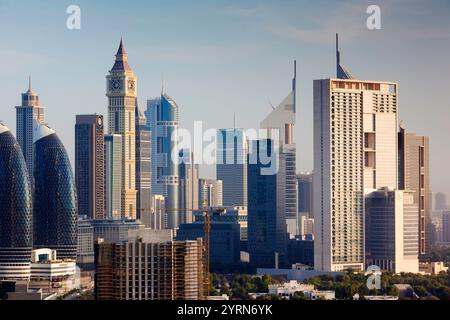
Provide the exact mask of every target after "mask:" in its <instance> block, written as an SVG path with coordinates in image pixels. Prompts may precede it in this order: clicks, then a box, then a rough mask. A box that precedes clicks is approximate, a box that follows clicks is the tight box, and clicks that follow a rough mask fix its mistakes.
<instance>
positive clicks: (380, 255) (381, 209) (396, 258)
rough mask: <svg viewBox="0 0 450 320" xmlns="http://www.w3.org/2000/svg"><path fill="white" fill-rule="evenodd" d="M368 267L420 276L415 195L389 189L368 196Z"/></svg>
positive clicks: (366, 242)
mask: <svg viewBox="0 0 450 320" xmlns="http://www.w3.org/2000/svg"><path fill="white" fill-rule="evenodd" d="M365 201H366V203H365V206H366V208H365V211H366V224H365V225H366V234H365V248H366V264H367V266H370V265H377V266H379V267H380V268H381V269H382V270H386V271H390V272H394V273H400V272H413V273H417V272H419V259H418V254H419V241H418V239H419V233H418V230H419V220H418V215H419V212H418V210H417V205H416V204H415V203H414V198H413V192H409V191H400V190H389V189H387V188H383V189H378V190H375V191H372V192H369V193H368V194H367V195H366V200H365Z"/></svg>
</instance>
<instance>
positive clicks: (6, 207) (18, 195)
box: [0, 123, 33, 279]
mask: <svg viewBox="0 0 450 320" xmlns="http://www.w3.org/2000/svg"><path fill="white" fill-rule="evenodd" d="M31 200H32V199H31V191H30V186H29V181H28V171H27V165H26V163H25V159H24V157H23V154H22V150H21V148H20V146H19V144H18V143H17V141H16V139H15V138H14V136H13V135H12V133H11V132H10V131H9V129H8V128H7V127H6V126H4V125H3V124H2V123H0V279H29V278H30V260H31V250H32V246H33V242H32V229H31V228H32V225H31V224H32V205H31Z"/></svg>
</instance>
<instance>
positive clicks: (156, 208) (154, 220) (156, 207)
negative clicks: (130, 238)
mask: <svg viewBox="0 0 450 320" xmlns="http://www.w3.org/2000/svg"><path fill="white" fill-rule="evenodd" d="M165 216H166V204H165V199H164V196H162V195H160V194H154V195H152V211H151V213H150V214H149V215H148V216H147V215H145V216H142V217H141V222H142V223H143V224H144V225H145V227H146V228H150V229H154V230H162V229H165V228H166V227H165V225H166V224H165V221H166V218H165Z"/></svg>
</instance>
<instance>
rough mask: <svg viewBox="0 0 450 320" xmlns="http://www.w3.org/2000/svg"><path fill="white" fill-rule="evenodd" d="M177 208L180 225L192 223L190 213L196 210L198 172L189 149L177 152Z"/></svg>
mask: <svg viewBox="0 0 450 320" xmlns="http://www.w3.org/2000/svg"><path fill="white" fill-rule="evenodd" d="M179 155H180V164H179V174H180V179H179V187H180V191H179V201H180V204H179V208H180V214H181V221H180V224H181V223H192V222H193V218H192V212H193V211H194V210H198V200H199V195H198V191H199V187H198V172H199V166H198V164H196V163H194V153H193V152H191V151H190V150H189V149H181V150H180V152H179Z"/></svg>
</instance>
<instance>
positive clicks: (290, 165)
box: [261, 61, 298, 238]
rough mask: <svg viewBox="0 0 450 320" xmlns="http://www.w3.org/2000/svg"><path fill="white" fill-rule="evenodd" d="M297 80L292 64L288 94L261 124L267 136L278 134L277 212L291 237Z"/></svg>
mask: <svg viewBox="0 0 450 320" xmlns="http://www.w3.org/2000/svg"><path fill="white" fill-rule="evenodd" d="M296 78H297V63H296V61H294V78H293V79H292V88H291V92H290V93H289V94H288V95H287V96H286V98H284V100H283V101H282V102H281V103H280V104H279V105H278V106H277V107H276V108H275V109H274V110H273V111H272V112H270V113H269V114H268V115H267V116H266V117H265V119H264V120H263V121H262V122H261V129H266V130H267V131H268V137H269V138H271V139H276V137H272V135H273V132H272V131H274V130H275V132H277V133H278V145H279V160H280V161H279V172H278V177H279V178H280V179H283V180H284V181H280V185H279V188H278V190H277V192H278V193H279V196H278V201H279V203H278V206H279V210H280V211H281V210H282V211H284V212H285V219H286V226H287V230H288V233H289V234H290V236H291V238H293V237H295V235H296V234H297V214H298V208H297V196H298V195H297V176H296V175H297V173H296V172H297V169H296V145H295V142H294V139H293V138H294V132H293V130H294V125H295V117H296V111H297V107H296V81H297V80H296Z"/></svg>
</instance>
